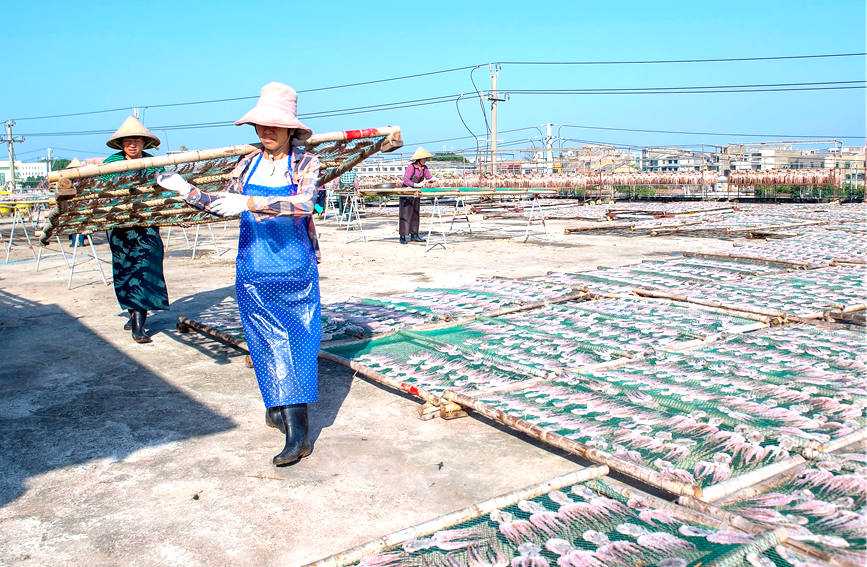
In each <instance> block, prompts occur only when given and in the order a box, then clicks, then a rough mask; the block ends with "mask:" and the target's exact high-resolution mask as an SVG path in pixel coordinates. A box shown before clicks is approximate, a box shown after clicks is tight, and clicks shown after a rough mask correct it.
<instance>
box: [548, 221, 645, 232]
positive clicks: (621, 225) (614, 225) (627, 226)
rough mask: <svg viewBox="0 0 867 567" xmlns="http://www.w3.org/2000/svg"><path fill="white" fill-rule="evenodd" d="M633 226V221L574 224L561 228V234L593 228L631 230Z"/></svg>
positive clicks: (586, 230)
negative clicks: (591, 224)
mask: <svg viewBox="0 0 867 567" xmlns="http://www.w3.org/2000/svg"><path fill="white" fill-rule="evenodd" d="M634 228H635V224H634V223H611V224H606V225H604V226H575V227H566V228H564V229H563V234H572V233H575V232H590V231H594V230H623V229H629V230H633V229H634Z"/></svg>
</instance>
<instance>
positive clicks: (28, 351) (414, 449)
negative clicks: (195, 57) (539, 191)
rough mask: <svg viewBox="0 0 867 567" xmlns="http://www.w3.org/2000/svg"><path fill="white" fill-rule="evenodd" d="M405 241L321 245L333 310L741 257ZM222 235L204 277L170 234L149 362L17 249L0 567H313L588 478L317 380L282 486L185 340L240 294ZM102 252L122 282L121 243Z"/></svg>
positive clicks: (369, 386) (486, 435)
mask: <svg viewBox="0 0 867 567" xmlns="http://www.w3.org/2000/svg"><path fill="white" fill-rule="evenodd" d="M426 222H427V218H426V217H422V223H423V224H425V223H426ZM4 223H6V224H4ZM396 224H397V222H396V218H395V219H386V220H383V219H380V220H375V221H373V222H368V224H367V225H366V237H367V241H366V242H364V241H361V240H360V239H357V238H355V237H356V236H357V235H355V234H350V239H349V240H350V242H346V240H347V238H346V233H345V231H344V230H342V229H340V228H338V227H337V226H336V225H335V224H334V222H322V223H319V225H318V226H319V231H320V235H321V245H322V253H323V263H322V264H321V265H320V274H321V284H320V285H321V294H322V301H323V303H333V302H340V301H346V300H348V299H349V298H350V297H376V296H382V295H387V294H394V293H399V292H405V291H410V290H413V289H415V288H418V287H424V286H427V287H449V286H459V285H460V284H462V283H467V282H470V281H473V280H474V279H476V278H478V277H490V276H502V277H510V278H512V277H523V276H533V275H541V274H544V273H546V272H547V271H549V270H568V271H578V270H587V269H593V268H596V267H598V266H601V265H606V266H616V265H623V264H631V263H636V262H639V261H641V260H643V259H648V258H663V257H666V256H668V255H670V254H672V253H676V252H683V251H706V252H719V251H722V250H726V249H729V248H731V246H732V244H733V241H731V240H716V239H713V238H683V237H646V236H645V237H634V238H630V237H626V236H612V235H590V234H584V235H577V236H576V235H564V233H563V227H564V226H566V225H567V224H568V223H566V222H560V223H558V222H556V221H549V223H548V228H549V230H550V231H551V238H550V239H549V240H544V239H542V238H540V237H538V236H533V237H531V238H530V239H528V240H527V241H526V242H524V240H523V238H521V235H520V231H521V230H523V226H519V225H513V226H512V228H513V229H515V230H516V231H517V232H514V233H513V234H512V235H511V236H507V235H504V234H502V233H499V232H497V231H496V230H494V231H492V232H490V233H481V234H479V233H475V234H472V235H470V234H467V233H461V234H458V235H449V242H448V247H447V248H445V249H444V248H442V247H438V248H435V249H432V250H430V251H427V252H426V251H425V246H424V245H423V244H411V245H400V244H398V242H397V234H396ZM212 227H213V230H214V234H215V236H216V238H217V241H218V244H219V245H220V247H221V250H220V251H221V254H219V255H217V254H215V253H214V251H213V247H212V245H211V242H210V235H209V234H207V230H206V229H204V228H203V229H202V234H203V235H207V238H204V237H203V239H202V241H201V243H200V247H199V250H198V251H197V257H196V258H195V259H193V258H192V257H191V256H192V254H191V252H192V250H191V247H190V246H188V245H187V243H186V242H184V241H183V239H182V238H181V236H180V229H178V228H175V229H173V230H174V233H173V234H172V239H171V242H170V246H169V250H168V253H167V256H166V261H165V275H166V281H167V284H168V289H169V297H170V300H171V308H170V310H168V311H164V312H159V313H156V314H153V315H152V316H151V317H150V318H149V319H148V328H149V333H150V334H151V336H152V337H153V343H151V344H144V345H143V344H137V343H135V342H133V341H132V340H131V338H130V335H129V332H126V331H123V330H122V329H121V327H122V325H123V323H124V317H123V313H122V312H121V310H120V309H119V308H118V305H117V302H116V299H115V297H114V292H113V288H112V287H111V286H106V285H104V284H103V282H102V280H101V279H100V276H99V272H98V271H96V262H95V261H93V260H92V259H90V260H89V261H85V260H87V258H86V257H83V256H82V255H81V254H79V257H78V260H77V262H78V265H77V267H76V272H75V274H74V277H73V279H72V289H67V278H68V269H67V267H66V265H65V263H64V261H63V259H62V257H61V256H59V255H58V254H57V243H56V242H55V243H54V244H53V246H52V247H51V248H49V249H46V250H45V252H44V254H45V257H44V258H43V259H42V261H41V265H40V268H39V271H36V270H35V261H34V260H33V257H32V255H31V252H30V250H29V249H28V248H27V246H25V245H23V244H24V241H23V240H22V239H21V238H20V236H16V241H15V245H16V246H15V248H14V249H13V253H12V256H11V258H10V261H9V263H8V264H5V265H3V264H0V286H2V287H0V346H2V352H3V358H2V361H3V362H2V366H0V470H2V475H0V564H2V565H15V566H28V565H87V566H88V567H99V566H108V565H130V566H150V565H183V566H196V565H202V566H204V565H207V566H212V567H218V566H228V565H262V566H268V565H280V566H290V565H303V564H306V563H308V562H311V561H315V560H317V559H320V558H323V557H326V556H329V555H331V554H333V553H337V552H340V551H342V550H344V549H347V548H350V547H353V546H355V545H358V544H360V543H364V542H366V541H368V540H371V539H374V538H377V537H379V536H382V535H384V534H386V533H390V532H392V531H395V530H398V529H401V528H404V527H407V526H410V525H413V524H417V523H419V522H422V521H425V520H428V519H431V518H433V517H435V516H439V515H441V514H445V513H447V512H451V511H454V510H457V509H459V508H463V507H465V506H469V505H471V504H473V503H475V502H479V501H482V500H486V499H489V498H492V497H494V496H497V495H499V494H502V493H505V492H508V491H511V490H515V489H518V488H521V487H523V486H526V485H529V484H533V483H537V482H541V481H544V480H546V479H549V478H551V477H553V476H556V475H559V474H563V473H566V472H569V471H573V470H576V469H578V468H580V467H581V466H583V465H584V464H586V463H583V462H581V461H580V460H578V459H576V458H574V457H571V456H569V455H566V454H560V453H557V452H555V451H553V450H551V449H549V448H545V447H544V446H541V445H539V444H537V443H535V442H533V441H531V440H529V439H527V438H523V437H521V436H519V435H517V434H514V433H510V432H509V431H507V430H505V429H503V428H501V427H499V426H497V425H496V424H493V423H491V422H488V421H486V420H484V419H482V418H479V417H475V416H473V415H472V414H471V415H470V416H469V417H465V418H460V419H454V420H450V421H445V420H442V419H439V418H437V419H433V420H429V421H422V420H420V419H419V418H418V415H417V411H416V410H417V408H418V406H419V404H420V402H419V401H418V400H417V399H415V398H411V397H408V396H405V395H402V394H400V393H397V392H395V391H392V390H389V389H387V388H384V387H382V386H379V385H376V384H374V383H371V382H369V381H367V380H365V379H363V378H361V377H355V376H354V375H353V371H352V370H350V369H348V368H345V367H342V366H339V365H336V364H332V363H330V362H324V361H320V365H319V381H320V386H319V391H320V394H319V402H317V403H315V404H311V406H310V417H311V433H312V438H313V440H314V451H313V454H312V455H311V456H310V457H308V458H306V459H303V460H302V461H300V462H299V463H298V464H296V465H294V466H289V467H285V468H275V467H273V466H272V465H271V457H272V456H273V455H274V454H276V453H277V452H279V451H280V449H281V448H282V446H283V438H282V434H280V433H279V432H277V431H276V430H274V429H269V428H267V427H266V426H265V424H264V407H263V404H262V400H261V397H260V394H259V391H258V388H257V385H256V381H255V377H254V374H253V372H252V370H251V369H249V368H247V366H246V365H245V362H244V357H243V355H241V354H240V353H239V352H238V351H236V350H234V349H232V348H229V347H227V346H224V345H222V344H220V343H218V342H216V341H214V340H211V339H209V338H207V337H204V336H202V335H199V334H196V333H189V334H181V333H179V332H178V331H177V330H176V328H175V325H176V323H177V317H178V316H187V317H191V318H195V316H196V315H197V314H199V313H202V312H203V311H205V310H206V309H208V308H209V307H210V306H213V305H215V304H217V303H219V302H220V301H221V300H223V299H224V298H226V297H229V296H232V295H233V293H234V289H233V282H234V256H235V246H236V239H237V222H234V223H227V225H226V226H224V225H223V224H222V223H219V224H214V225H212ZM8 228H9V225H8V219H2V222H0V231H2V232H3V233H4V234H7V233H8ZM194 231H195V229H188V230H187V232H188V234H189V235H190V236H192V234H193V233H194ZM166 236H167V229H163V239H164V240H166ZM353 238H355V239H354V240H352V239H353ZM94 240H95V241H96V242H97V244H98V246H97V250H98V251H99V253H100V256H101V258H102V261H103V269H105V270H106V271H107V273H108V274H110V269H111V268H110V264H109V263H107V260H109V254H108V250H107V246H106V245H105V244H104V241H105V237H104V234H96V235H94ZM34 241H35V239H34ZM64 244H66V240H64ZM80 252H81V251H80Z"/></svg>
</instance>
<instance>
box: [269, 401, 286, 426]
mask: <svg viewBox="0 0 867 567" xmlns="http://www.w3.org/2000/svg"><path fill="white" fill-rule="evenodd" d="M265 425H267V426H268V427H273V428H274V429H279V430H280V433H286V425H285V423H284V422H283V416H282V415H280V406H274V407H273V408H265Z"/></svg>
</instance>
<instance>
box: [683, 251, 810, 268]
mask: <svg viewBox="0 0 867 567" xmlns="http://www.w3.org/2000/svg"><path fill="white" fill-rule="evenodd" d="M683 256H684V257H686V258H707V259H709V260H733V261H736V262H737V261H739V260H745V261H747V262H750V263H753V264H765V265H767V266H779V267H780V268H785V269H787V270H807V269H809V268H810V266H811V264H809V263H807V262H790V261H787V260H766V259H764V258H751V257H749V256H732V255H728V254H713V253H710V252H684V253H683Z"/></svg>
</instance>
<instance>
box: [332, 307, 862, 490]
mask: <svg viewBox="0 0 867 567" xmlns="http://www.w3.org/2000/svg"><path fill="white" fill-rule="evenodd" d="M609 301H610V302H612V303H617V302H620V303H623V304H624V305H622V306H620V308H628V307H633V308H635V311H638V312H640V311H641V310H642V309H644V308H647V307H648V306H647V305H645V303H648V302H642V301H641V300H609ZM597 303H602V302H589V303H579V304H576V305H571V304H569V303H567V304H562V305H554V306H548V307H545V308H542V309H539V310H534V311H528V312H521V313H516V314H511V315H506V316H504V317H500V318H483V319H482V320H479V321H476V322H474V323H470V324H465V325H461V326H456V327H450V328H446V329H441V330H437V331H428V332H424V333H418V332H416V333H412V332H406V331H404V332H400V333H398V334H396V335H392V336H390V337H387V338H384V339H379V340H375V341H370V342H367V343H364V344H361V345H346V346H343V347H335V348H329V349H327V350H329V352H332V353H333V354H336V355H338V356H341V357H344V358H347V359H352V360H354V361H355V362H358V363H360V364H363V365H364V366H366V367H368V368H370V369H372V370H374V371H376V372H379V373H381V374H384V375H386V376H388V377H390V378H393V379H394V380H396V381H399V382H402V383H405V384H411V385H415V386H417V387H419V388H422V389H424V390H426V391H428V392H431V393H435V394H441V393H442V392H444V391H445V390H449V389H450V390H454V391H457V392H460V393H464V394H467V395H472V396H475V397H476V398H477V399H478V400H479V401H481V402H483V403H485V404H487V405H489V406H491V407H493V408H495V409H498V410H501V411H503V412H505V413H506V414H508V415H510V416H513V417H517V418H520V419H522V420H524V421H526V422H528V423H530V424H533V425H536V426H538V427H541V428H543V429H545V430H547V431H551V432H554V433H557V434H558V435H562V436H564V437H567V438H569V439H573V440H575V441H578V442H580V443H582V444H584V445H587V446H590V447H594V448H597V449H601V450H604V451H607V452H610V453H612V454H614V455H615V456H617V457H620V458H622V459H624V460H626V461H629V462H632V463H635V464H637V465H639V466H641V467H644V468H646V469H648V470H653V471H657V472H659V473H661V474H662V475H663V476H664V477H666V478H670V479H672V480H677V481H680V482H687V483H689V484H693V485H696V486H703V487H704V486H709V485H711V484H716V483H718V482H722V481H724V480H727V479H728V478H731V477H734V476H738V475H740V474H743V473H745V472H748V471H751V470H755V469H757V468H759V467H762V466H764V465H767V464H771V463H774V462H777V461H779V460H782V459H785V458H787V457H789V456H790V455H791V454H793V453H795V452H798V451H801V450H803V449H804V448H807V447H813V448H815V447H819V446H820V445H821V444H823V443H826V442H829V441H831V440H834V439H840V438H843V437H845V436H847V435H849V434H851V433H853V432H854V431H856V430H859V429H861V428H863V427H865V425H867V420H865V414H864V406H865V405H867V397H865V392H867V388H865V386H867V375H865V372H864V363H863V355H859V354H858V353H854V352H852V350H851V348H850V347H849V346H848V345H851V344H852V343H853V342H858V341H863V338H864V334H863V333H861V332H858V331H853V330H836V331H830V330H827V329H820V328H816V327H811V326H806V325H800V326H787V327H785V328H774V329H767V330H764V331H760V332H756V333H750V334H746V335H742V336H735V337H731V338H729V339H727V340H723V341H720V342H718V343H714V344H711V345H708V346H706V347H703V348H700V349H695V350H688V351H684V352H665V351H658V350H655V351H654V353H653V354H651V355H649V356H648V357H647V358H646V359H643V360H637V361H632V362H630V361H628V360H625V361H624V364H621V365H620V366H617V367H615V368H609V369H607V370H595V371H593V370H588V371H585V372H584V373H582V374H575V373H574V372H573V371H570V370H569V368H573V367H581V366H587V365H592V364H597V363H600V362H604V361H611V360H613V359H614V358H616V357H617V356H622V355H624V354H628V353H627V352H626V351H624V350H622V349H621V350H616V349H615V348H612V346H611V344H609V343H608V341H609V340H610V336H609V335H610V334H612V333H616V332H617V331H618V327H617V326H616V325H615V326H608V327H607V326H606V323H609V322H610V321H613V322H614V323H619V322H620V320H619V319H616V318H614V319H611V320H604V319H603V320H601V321H600V320H597V319H593V318H592V317H588V318H587V319H580V318H576V319H572V320H570V319H568V318H565V317H562V316H561V317H560V318H559V319H558V320H554V321H549V320H547V319H546V318H545V317H546V315H543V317H542V318H541V319H537V318H535V317H536V315H537V313H536V311H538V312H540V313H542V314H545V313H548V312H551V311H552V310H553V311H555V312H558V311H562V310H563V309H572V310H574V312H584V313H587V314H588V315H591V316H592V315H593V314H594V313H593V312H592V311H590V310H589V309H587V306H588V305H594V304H597ZM677 308H678V309H679V308H680V306H677ZM676 311H677V309H674V310H673V312H674V313H675V315H676ZM658 315H659V317H660V321H659V322H658V324H660V325H661V324H663V322H666V323H667V325H668V326H667V327H666V328H665V333H663V334H661V335H653V329H654V327H651V328H649V329H648V330H647V332H648V334H647V335H645V336H643V337H641V336H639V337H635V336H634V333H635V332H636V331H635V330H634V329H635V328H637V327H640V326H641V325H636V322H637V321H636V320H632V325H631V326H629V327H627V328H626V329H625V330H624V332H628V333H633V335H627V336H628V340H629V341H630V343H629V344H631V345H638V346H639V347H646V346H651V347H652V346H653V344H654V342H653V341H654V340H660V338H662V339H672V338H682V337H681V336H680V335H678V330H677V326H678V325H683V326H684V327H685V328H689V327H688V325H689V324H693V325H696V324H701V317H700V316H697V315H695V314H693V315H692V317H691V318H690V317H689V316H688V313H687V312H685V313H683V314H681V315H683V317H682V320H678V317H677V316H675V315H672V314H670V313H669V312H668V310H666V309H660V313H659V314H658ZM672 329H674V331H673V334H672ZM576 332H584V333H585V334H584V335H583V336H582V337H581V338H576V336H575V333H576ZM600 333H601V334H600ZM791 339H794V340H791ZM594 341H595V342H594ZM642 341H643V342H642ZM616 344H620V343H616ZM671 346H672V345H669V347H671ZM801 377H802V378H803V379H801V380H799V378H801ZM504 388H505V389H508V390H509V391H503V392H499V393H496V392H497V391H498V390H502V389H504Z"/></svg>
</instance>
